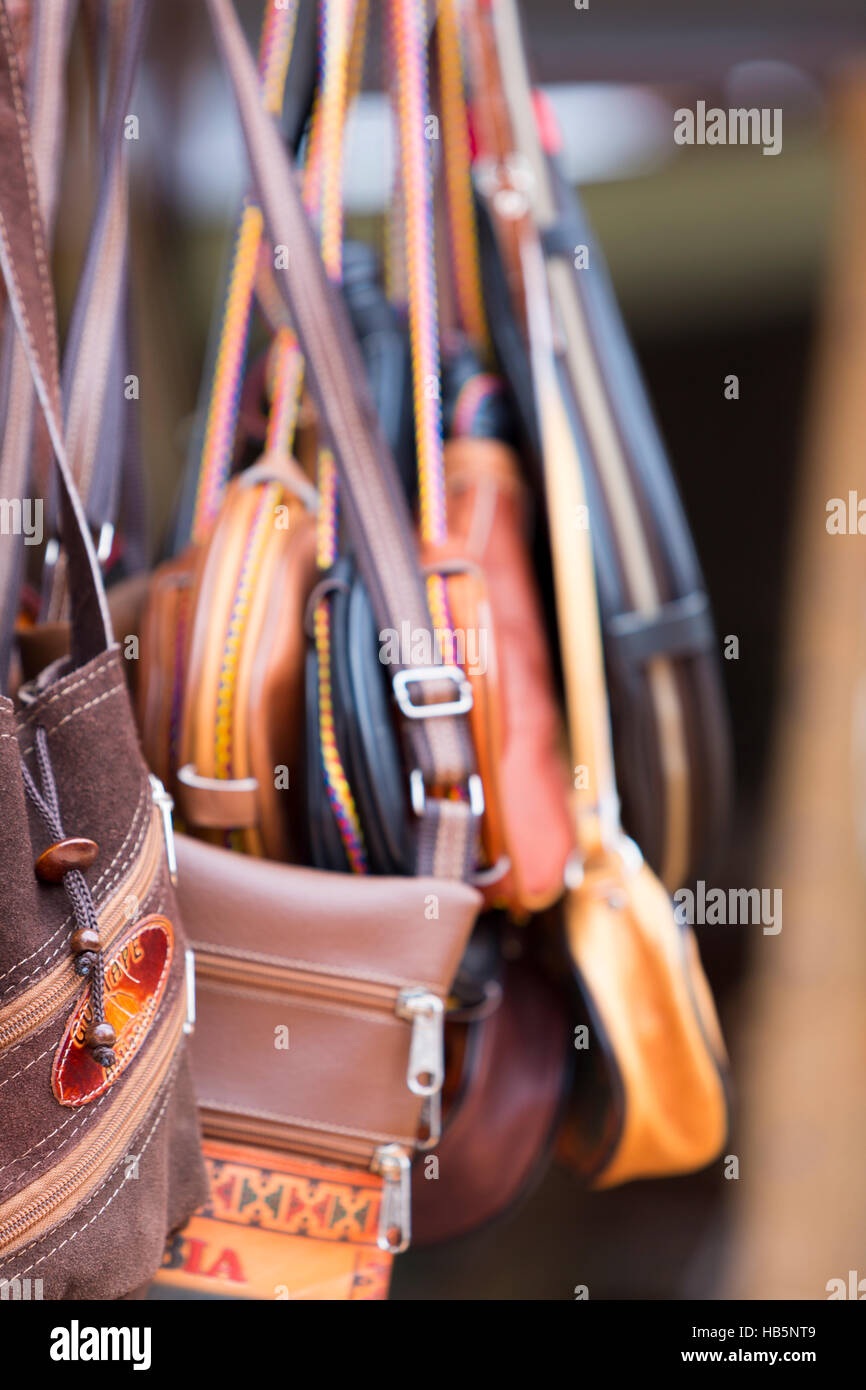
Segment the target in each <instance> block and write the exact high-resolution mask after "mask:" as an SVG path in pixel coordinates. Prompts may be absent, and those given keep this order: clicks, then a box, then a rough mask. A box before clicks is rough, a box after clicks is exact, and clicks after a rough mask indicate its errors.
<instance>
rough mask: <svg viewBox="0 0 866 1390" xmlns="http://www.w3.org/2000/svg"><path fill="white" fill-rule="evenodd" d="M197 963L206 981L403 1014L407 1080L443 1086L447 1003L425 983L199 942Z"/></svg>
mask: <svg viewBox="0 0 866 1390" xmlns="http://www.w3.org/2000/svg"><path fill="white" fill-rule="evenodd" d="M195 967H196V970H197V971H198V974H199V977H200V978H201V979H202V980H211V981H213V982H214V983H217V984H222V985H235V986H242V987H246V988H249V989H260V990H261V991H262V992H263V993H276V994H283V993H289V994H292V995H294V996H296V997H299V998H302V999H318V1000H323V1001H324V1002H325V1003H332V1004H342V1005H355V1006H358V1007H360V1008H368V1009H375V1010H378V1011H381V1012H383V1013H391V1014H394V1015H396V1017H397V1018H401V1019H405V1020H406V1021H407V1022H408V1023H410V1024H411V1027H412V1034H411V1040H410V1044H409V1063H408V1067H407V1072H406V1085H407V1086H408V1087H409V1090H410V1091H412V1093H413V1094H414V1095H416V1096H425V1097H432V1096H436V1095H438V1094H439V1092H440V1091H441V1090H442V1082H443V1080H444V1076H445V1005H444V1004H443V1002H442V1000H441V999H440V997H439V995H438V994H434V993H433V991H432V990H429V989H426V988H425V987H424V986H423V985H418V986H409V987H406V988H402V989H398V988H396V987H395V986H394V985H388V984H383V983H382V982H381V981H378V980H358V979H354V978H352V979H346V978H345V977H343V976H330V975H325V974H322V973H321V972H320V971H316V970H312V969H308V968H306V967H298V966H289V965H285V964H283V963H282V962H280V961H274V960H267V961H264V960H257V959H255V958H254V957H252V956H248V955H245V954H244V953H243V952H241V951H232V952H231V953H229V952H228V951H225V952H221V951H214V949H213V948H212V947H211V948H208V947H207V946H206V945H203V944H196V945H195Z"/></svg>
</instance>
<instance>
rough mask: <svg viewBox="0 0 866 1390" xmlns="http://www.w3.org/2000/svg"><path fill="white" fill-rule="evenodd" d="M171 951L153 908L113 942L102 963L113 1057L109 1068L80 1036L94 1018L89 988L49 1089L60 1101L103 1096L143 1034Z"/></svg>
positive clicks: (169, 934)
mask: <svg viewBox="0 0 866 1390" xmlns="http://www.w3.org/2000/svg"><path fill="white" fill-rule="evenodd" d="M173 953H174V929H173V928H172V925H171V922H170V921H169V920H168V918H167V917H161V916H160V915H159V914H157V913H154V914H152V915H151V916H149V917H143V918H142V919H141V921H140V922H136V924H135V926H134V927H133V928H132V930H131V931H129V932H127V934H126V936H125V937H124V938H123V939H122V940H121V941H118V942H115V944H114V946H113V947H112V950H111V954H110V956H109V957H108V960H107V961H106V963H105V965H104V978H105V996H104V997H105V1021H106V1023H110V1024H111V1026H112V1027H113V1028H114V1031H115V1033H116V1034H117V1042H116V1043H115V1045H114V1054H115V1057H116V1061H115V1064H114V1066H113V1067H110V1068H109V1069H108V1070H107V1071H106V1070H104V1068H102V1067H101V1066H100V1065H99V1063H98V1062H96V1061H95V1060H94V1058H93V1056H92V1054H91V1052H90V1049H89V1048H88V1047H87V1045H86V1044H85V1041H84V1037H85V1034H86V1032H87V1029H88V1027H89V1025H90V1022H91V1019H92V1012H91V1005H90V988H89V987H88V988H87V990H86V991H85V993H84V995H83V997H82V998H81V999H80V1000H79V1002H78V1004H77V1005H76V1007H75V1011H74V1013H73V1014H72V1017H71V1018H70V1020H69V1023H68V1024H67V1026H66V1032H65V1033H64V1034H63V1041H62V1042H61V1044H60V1047H59V1049H58V1052H57V1055H56V1057H55V1058H54V1065H53V1067H52V1068H51V1089H52V1090H53V1092H54V1094H55V1096H56V1097H57V1099H58V1100H59V1101H60V1104H61V1105H69V1106H77V1105H86V1104H87V1102H88V1101H91V1100H94V1099H95V1097H96V1096H100V1095H102V1093H103V1092H104V1091H107V1090H108V1088H109V1086H112V1085H113V1084H114V1082H115V1081H116V1080H117V1078H118V1077H119V1076H120V1075H121V1074H122V1073H123V1072H124V1071H125V1070H126V1068H127V1067H128V1066H129V1064H130V1062H131V1061H132V1060H133V1058H134V1057H135V1054H136V1053H137V1052H138V1050H139V1048H140V1047H141V1044H142V1043H143V1042H144V1039H145V1038H146V1036H147V1031H148V1028H149V1026H150V1024H151V1022H152V1020H153V1017H154V1015H155V1013H156V1011H157V1009H158V1007H159V1001H160V999H161V998H162V996H163V994H164V992H165V986H166V982H167V980H168V972H169V969H170V967H171V959H172V955H173Z"/></svg>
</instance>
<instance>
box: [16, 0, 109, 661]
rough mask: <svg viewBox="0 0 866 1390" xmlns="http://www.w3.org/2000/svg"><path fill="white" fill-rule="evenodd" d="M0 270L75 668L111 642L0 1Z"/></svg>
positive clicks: (20, 100)
mask: <svg viewBox="0 0 866 1390" xmlns="http://www.w3.org/2000/svg"><path fill="white" fill-rule="evenodd" d="M0 268H2V271H3V278H4V280H5V282H6V290H7V293H8V296H9V306H10V309H11V312H12V314H13V315H14V318H15V323H16V326H17V328H18V332H19V333H20V335H21V341H22V344H23V347H24V351H25V353H26V355H27V360H28V363H29V365H30V370H31V373H32V375H33V382H34V386H35V389H36V395H37V397H38V400H39V403H40V405H41V406H42V410H43V412H44V414H45V419H46V422H47V425H48V432H49V435H50V437H51V443H52V446H53V448H54V454H55V459H56V463H57V470H58V477H59V482H60V497H61V524H62V530H63V539H64V544H65V546H66V552H67V556H68V560H69V573H70V587H71V590H72V600H73V601H72V657H73V662H74V663H75V664H76V665H81V664H83V663H84V662H86V661H89V660H90V659H91V658H92V657H94V656H97V655H98V654H99V653H100V652H101V651H104V650H105V648H106V647H107V646H109V645H110V644H111V642H112V640H113V639H112V633H111V622H110V619H109V616H108V606H107V604H106V601H105V593H104V590H103V587H102V581H101V579H100V575H99V569H98V566H97V562H96V554H95V552H94V549H93V543H92V541H91V539H90V535H89V532H88V529H87V524H86V521H85V518H84V512H83V509H82V506H81V501H80V499H79V497H78V493H77V491H76V488H75V483H74V481H73V479H72V474H71V471H70V468H69V464H68V461H67V458H66V451H65V446H64V442H63V410H62V403H61V395H60V373H59V367H58V354H57V322H56V312H55V307H54V293H53V289H52V285H51V279H50V274H49V268H48V258H47V255H46V250H45V236H44V231H43V226H42V218H41V215H40V212H39V202H38V198H37V193H36V180H35V174H34V167H33V155H32V151H31V148H30V132H29V129H28V125H27V114H26V110H25V105H24V96H23V93H22V90H21V79H20V76H19V73H18V63H17V59H16V56H15V48H14V43H13V38H12V31H11V28H10V24H9V16H8V13H7V11H6V4H5V0H0Z"/></svg>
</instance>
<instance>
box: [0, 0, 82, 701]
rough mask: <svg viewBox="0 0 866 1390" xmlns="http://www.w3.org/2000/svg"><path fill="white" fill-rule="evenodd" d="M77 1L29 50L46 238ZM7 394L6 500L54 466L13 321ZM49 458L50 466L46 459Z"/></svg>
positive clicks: (1, 585) (17, 547) (8, 638)
mask: <svg viewBox="0 0 866 1390" xmlns="http://www.w3.org/2000/svg"><path fill="white" fill-rule="evenodd" d="M73 11H74V4H73V3H72V0H57V3H56V4H54V5H40V6H39V7H38V9H37V11H36V25H35V33H34V35H33V40H32V43H31V50H30V61H29V71H28V97H29V106H30V119H31V143H32V147H33V163H34V166H35V170H36V180H37V186H38V189H39V202H40V209H41V212H42V219H43V225H44V227H45V230H46V239H47V240H49V241H50V236H51V228H52V227H53V225H54V214H55V209H56V202H57V189H58V184H59V182H60V179H59V171H60V148H61V127H62V119H63V95H64V90H65V84H64V80H63V77H64V68H65V63H66V51H67V47H68V41H69V33H70V27H71V19H72V14H73ZM0 371H2V388H0V419H2V420H3V442H2V449H0V479H2V492H3V495H4V496H5V497H23V495H24V493H25V492H26V490H27V487H28V473H29V475H30V478H31V480H32V481H31V483H30V486H31V487H33V488H34V489H38V488H39V485H40V482H41V483H43V484H44V482H45V477H46V473H45V468H44V467H40V464H41V463H42V462H43V460H45V461H46V462H47V466H48V468H50V467H51V460H50V453H49V449H47V448H46V447H45V446H46V444H47V443H48V440H47V436H46V434H45V431H44V427H43V428H39V429H37V428H36V427H37V425H41V421H39V420H38V415H37V412H36V411H34V403H35V393H34V390H33V378H32V376H31V374H30V367H29V365H28V362H27V357H26V355H25V352H24V348H23V346H22V344H21V339H20V338H19V335H18V330H17V329H16V327H15V322H14V319H13V318H12V316H11V315H10V316H9V317H8V319H7V321H6V323H5V324H4V332H3V361H2V369H0ZM46 454H47V455H48V458H47V460H46V459H45V456H46ZM23 559H24V542H23V539H22V538H21V537H20V536H9V537H7V538H6V542H5V543H4V545H3V546H2V547H0V595H3V596H4V598H5V602H4V603H3V606H2V609H0V689H2V687H3V684H4V682H5V679H6V674H7V671H8V669H9V659H10V656H11V652H12V643H13V636H14V629H15V619H16V617H17V604H16V599H17V596H18V593H19V591H20V586H21V575H22V570H23Z"/></svg>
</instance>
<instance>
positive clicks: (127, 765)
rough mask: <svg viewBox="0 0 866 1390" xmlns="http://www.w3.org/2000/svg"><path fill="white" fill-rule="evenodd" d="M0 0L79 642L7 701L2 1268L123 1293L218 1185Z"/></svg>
mask: <svg viewBox="0 0 866 1390" xmlns="http://www.w3.org/2000/svg"><path fill="white" fill-rule="evenodd" d="M24 109H25V108H24V102H23V98H22V93H21V87H20V80H19V77H18V73H17V69H16V63H15V57H14V52H13V45H12V39H11V33H10V28H9V22H8V17H7V14H6V10H5V6H4V5H3V4H2V3H0V159H2V176H0V263H2V271H3V277H4V280H5V283H6V288H7V292H8V295H9V307H10V309H11V312H12V314H13V315H14V319H15V323H16V326H17V328H18V331H19V333H20V335H21V339H22V342H23V345H24V348H25V352H26V355H27V360H28V362H29V365H30V368H31V371H32V373H33V378H34V382H35V387H36V392H37V395H38V398H39V401H40V403H41V405H42V408H43V410H44V413H45V416H46V420H47V423H48V429H49V432H50V435H51V440H52V445H53V448H54V452H55V456H56V460H57V470H58V479H59V484H60V500H61V514H62V529H63V538H64V544H65V548H66V556H67V563H68V576H69V580H70V587H71V592H72V625H71V631H72V654H71V658H70V659H69V660H65V661H62V662H60V663H57V664H55V665H53V666H51V667H49V668H48V669H47V670H45V671H44V672H43V673H42V674H41V676H40V677H39V678H38V679H37V680H36V681H35V682H32V683H31V684H30V685H29V686H28V687H26V688H25V689H24V690H23V691H22V692H20V694H19V702H18V704H17V705H15V704H13V702H12V701H11V700H9V699H7V698H0V797H2V812H3V813H2V816H0V859H2V863H3V879H2V906H0V916H2V920H3V925H4V929H3V932H2V934H0V990H2V994H0V1088H2V1092H3V1096H2V1113H3V1125H2V1127H0V1279H3V1280H5V1281H8V1282H9V1283H10V1284H11V1285H12V1286H13V1287H15V1282H16V1281H19V1282H20V1281H23V1280H36V1279H41V1280H42V1287H41V1294H42V1296H43V1297H47V1298H51V1299H60V1298H86V1299H97V1298H99V1299H102V1298H117V1297H121V1296H123V1295H125V1294H127V1293H129V1292H130V1291H131V1290H133V1289H135V1288H137V1287H139V1286H140V1285H141V1284H143V1283H144V1282H145V1281H146V1280H147V1279H148V1278H149V1277H150V1276H151V1274H152V1273H153V1271H154V1270H155V1268H156V1267H157V1265H158V1263H159V1260H160V1256H161V1251H162V1247H163V1243H164V1239H165V1236H166V1234H167V1233H168V1232H170V1231H171V1230H173V1229H174V1228H176V1227H177V1226H179V1225H180V1224H182V1223H183V1221H184V1220H185V1219H186V1218H187V1216H188V1215H189V1213H190V1212H191V1211H192V1210H193V1208H194V1207H195V1205H196V1204H197V1203H198V1201H199V1200H200V1199H201V1195H202V1191H203V1170H202V1167H201V1160H200V1153H199V1142H198V1133H197V1126H196V1119H195V1110H194V1105H193V1100H192V1094H191V1086H190V1080H189V1072H188V1064H187V1058H186V1050H185V1046H184V1035H185V1029H186V1021H187V1015H188V991H187V979H186V974H187V959H186V942H185V939H184V936H183V931H182V928H181V925H180V921H179V918H178V915H177V904H176V901H175V898H174V892H173V888H172V884H171V880H170V871H169V867H168V863H167V857H166V846H165V843H164V839H163V819H162V814H161V808H160V806H159V805H158V804H155V789H154V786H153V783H152V780H151V778H150V776H149V774H148V772H147V770H146V768H145V766H144V763H143V761H142V757H141V753H140V750H139V746H138V740H137V737H136V734H135V729H134V724H133V720H132V712H131V709H130V706H129V700H128V696H127V690H126V682H125V680H124V676H123V670H122V660H121V657H120V654H119V651H118V649H117V647H116V646H115V645H114V644H113V640H112V636H111V625H110V620H109V616H108V610H107V606H106V602H105V594H104V591H103V588H102V583H101V579H100V576H99V570H98V566H97V562H96V557H95V554H94V550H93V546H92V543H91V540H90V536H89V532H88V528H87V524H86V521H85V518H84V515H83V511H82V508H81V504H80V501H79V498H78V495H77V493H76V490H75V487H74V484H73V482H72V478H71V473H70V470H69V466H68V462H67V459H66V454H65V448H64V441H63V435H62V428H63V427H62V424H61V421H62V408H61V400H60V382H59V371H58V363H57V330H56V323H55V316H54V307H53V293H52V289H51V285H50V282H49V279H48V270H47V265H48V262H47V258H46V256H45V249H44V245H43V240H42V227H41V222H40V217H39V213H38V208H37V204H36V197H35V189H34V184H33V179H32V156H31V151H30V142H29V133H28V129H27V126H26V121H25V117H24Z"/></svg>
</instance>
